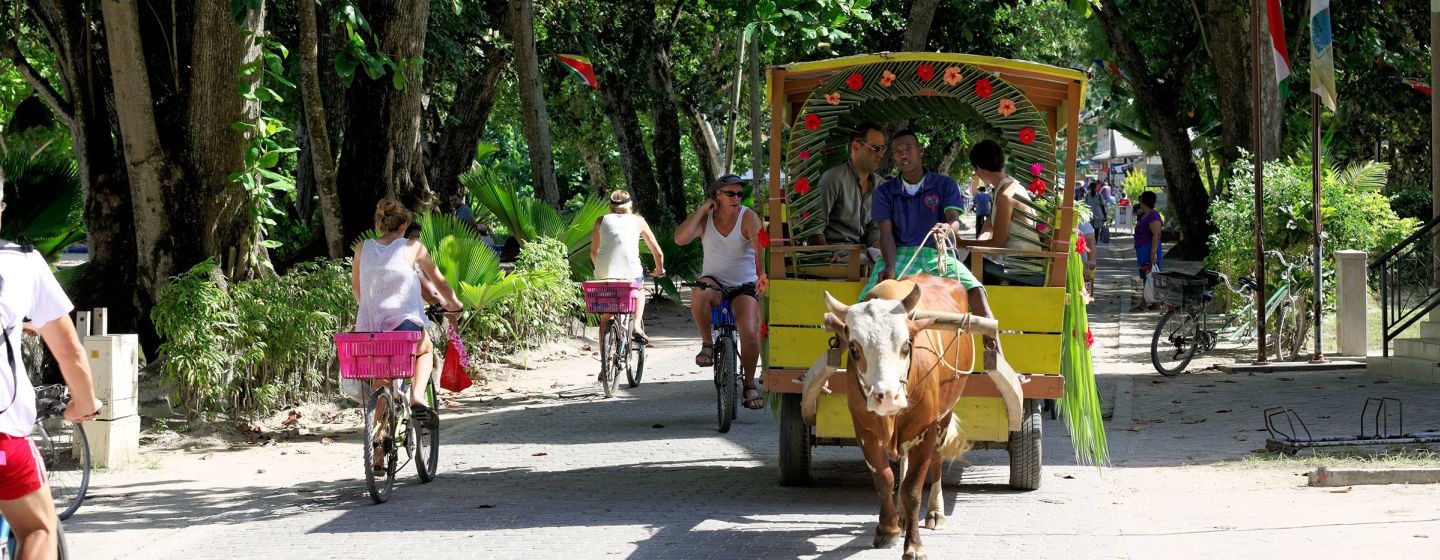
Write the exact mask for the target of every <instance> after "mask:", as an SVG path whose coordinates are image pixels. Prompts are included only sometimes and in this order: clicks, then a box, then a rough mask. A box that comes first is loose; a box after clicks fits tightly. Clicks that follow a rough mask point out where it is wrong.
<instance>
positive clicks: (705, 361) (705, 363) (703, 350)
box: [695, 342, 715, 367]
mask: <svg viewBox="0 0 1440 560" xmlns="http://www.w3.org/2000/svg"><path fill="white" fill-rule="evenodd" d="M695 365H697V366H700V367H711V366H713V365H715V345H714V344H710V343H708V342H707V343H705V344H701V345H700V353H699V354H696V355H695Z"/></svg>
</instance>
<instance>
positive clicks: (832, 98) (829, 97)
mask: <svg viewBox="0 0 1440 560" xmlns="http://www.w3.org/2000/svg"><path fill="white" fill-rule="evenodd" d="M825 102H826V103H829V104H831V105H839V104H840V92H838V91H837V92H834V93H827V94H825Z"/></svg>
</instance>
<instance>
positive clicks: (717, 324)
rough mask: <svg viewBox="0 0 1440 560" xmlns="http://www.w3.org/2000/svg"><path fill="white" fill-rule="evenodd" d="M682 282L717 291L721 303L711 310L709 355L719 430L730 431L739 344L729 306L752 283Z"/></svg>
mask: <svg viewBox="0 0 1440 560" xmlns="http://www.w3.org/2000/svg"><path fill="white" fill-rule="evenodd" d="M681 285H683V286H687V287H691V288H699V289H702V290H715V291H717V292H720V305H719V306H718V307H716V308H714V309H711V310H710V338H711V341H712V343H713V348H712V350H711V356H712V357H713V359H714V363H713V364H712V365H713V367H714V368H715V412H716V416H717V417H718V419H719V421H720V426H719V429H720V433H722V434H723V433H726V432H729V431H730V423H731V422H732V421H734V420H735V416H736V414H737V413H738V412H739V407H740V385H741V383H742V379H741V377H740V344H739V338H737V336H736V334H735V333H736V331H735V312H734V310H732V309H731V307H730V300H731V299H732V297H733V294H736V293H737V292H740V291H742V290H746V289H751V288H753V287H754V286H755V285H754V284H743V285H740V286H733V287H728V288H727V287H724V286H721V287H719V288H717V287H715V286H711V285H710V284H706V283H704V282H683V283H682V284H681Z"/></svg>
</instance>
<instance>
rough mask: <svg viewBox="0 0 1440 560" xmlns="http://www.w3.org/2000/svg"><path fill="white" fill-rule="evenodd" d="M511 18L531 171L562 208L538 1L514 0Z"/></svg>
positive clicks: (539, 188) (543, 194)
mask: <svg viewBox="0 0 1440 560" xmlns="http://www.w3.org/2000/svg"><path fill="white" fill-rule="evenodd" d="M509 18H510V22H509V23H510V28H511V29H512V30H513V31H512V32H511V33H512V36H513V37H514V43H515V73H516V75H517V76H518V78H519V79H520V107H521V111H522V112H523V113H524V115H525V125H524V129H525V143H526V145H528V146H529V147H530V174H531V176H533V177H534V181H535V191H536V193H537V194H539V195H540V198H541V199H542V200H544V201H545V203H546V204H549V205H550V206H551V207H554V208H556V209H558V208H560V185H559V184H558V183H557V182H556V180H555V153H554V148H553V146H552V144H551V142H550V117H549V115H547V114H546V112H545V88H544V87H542V86H541V84H540V61H539V54H538V53H537V52H536V51H535V3H534V0H510V13H509Z"/></svg>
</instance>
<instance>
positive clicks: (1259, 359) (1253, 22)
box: [1250, 0, 1268, 365]
mask: <svg viewBox="0 0 1440 560" xmlns="http://www.w3.org/2000/svg"><path fill="white" fill-rule="evenodd" d="M1262 2H1265V0H1251V2H1250V35H1251V37H1252V38H1253V46H1254V49H1252V51H1253V53H1252V54H1253V56H1252V58H1253V60H1251V63H1250V98H1251V99H1250V103H1251V105H1252V106H1251V111H1250V116H1251V120H1250V131H1251V141H1252V142H1253V145H1254V154H1253V155H1254V158H1255V279H1256V283H1257V284H1258V288H1259V290H1260V293H1259V294H1257V295H1256V298H1255V315H1256V317H1257V320H1256V323H1257V324H1256V325H1255V326H1256V327H1257V331H1258V333H1257V334H1258V335H1259V336H1257V337H1256V339H1255V362H1254V363H1255V364H1257V365H1261V364H1265V363H1268V361H1267V360H1266V357H1265V234H1264V232H1265V210H1264V205H1265V154H1264V153H1262V152H1261V144H1260V142H1261V137H1262V135H1261V134H1260V60H1261V59H1260V53H1261V52H1262V51H1264V50H1265V49H1266V45H1265V41H1264V40H1265V38H1264V36H1262V35H1260V16H1261V11H1260V6H1261V3H1262Z"/></svg>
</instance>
